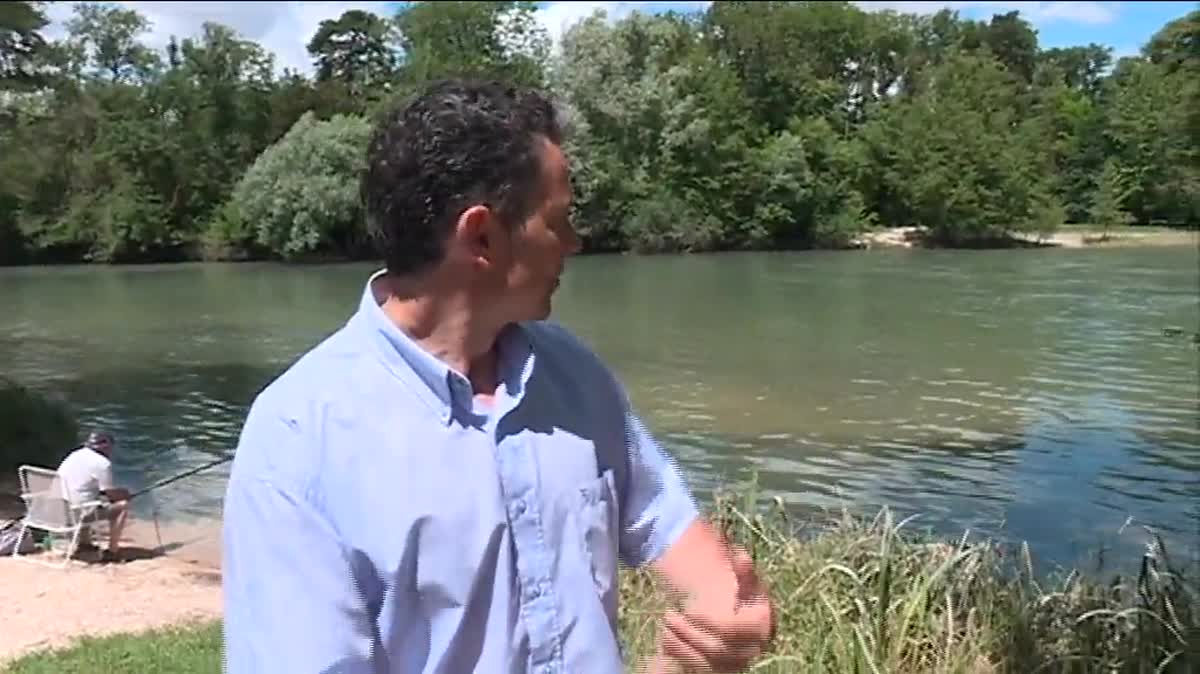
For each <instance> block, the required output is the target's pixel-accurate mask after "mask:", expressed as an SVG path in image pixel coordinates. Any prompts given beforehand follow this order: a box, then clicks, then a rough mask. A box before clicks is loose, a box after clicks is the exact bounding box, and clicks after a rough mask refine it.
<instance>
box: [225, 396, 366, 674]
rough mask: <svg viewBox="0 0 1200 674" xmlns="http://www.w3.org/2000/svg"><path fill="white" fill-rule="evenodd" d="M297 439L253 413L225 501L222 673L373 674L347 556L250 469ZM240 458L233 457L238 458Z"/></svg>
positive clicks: (279, 423)
mask: <svg viewBox="0 0 1200 674" xmlns="http://www.w3.org/2000/svg"><path fill="white" fill-rule="evenodd" d="M299 445H301V442H300V440H299V433H298V431H297V430H296V429H295V428H294V426H292V425H290V424H288V423H287V422H285V421H284V420H282V419H278V418H276V419H261V418H259V417H258V416H256V415H255V412H254V411H253V410H252V411H251V414H250V417H249V418H248V419H247V422H246V427H245V428H244V429H243V432H242V437H241V440H240V442H239V446H238V452H239V453H241V452H245V453H246V454H247V455H248V456H247V460H246V464H248V465H246V466H244V467H243V470H242V471H239V470H238V466H237V465H236V464H237V461H236V459H235V466H234V469H233V471H232V474H231V476H230V481H229V485H228V487H227V490H226V496H225V512H224V525H223V534H222V535H223V542H222V555H223V560H222V583H223V591H224V602H225V615H224V640H225V669H224V671H225V672H226V674H251V673H253V674H274V673H278V674H284V673H289V674H290V673H291V672H301V671H304V672H322V673H325V672H328V673H332V672H338V673H339V674H360V673H361V674H368V673H370V674H374V671H375V667H374V663H373V661H372V659H371V653H372V647H373V645H374V641H375V640H374V633H375V630H374V628H373V624H374V621H373V620H372V619H371V618H370V615H369V611H368V608H367V606H366V599H365V597H364V592H362V591H361V590H360V589H359V587H358V583H357V582H356V574H355V568H354V567H355V564H354V561H353V558H352V556H351V553H350V552H349V551H347V549H346V548H345V546H344V545H343V544H342V543H341V541H340V540H339V538H338V535H337V533H336V532H335V531H334V529H333V528H332V526H331V525H330V524H329V522H328V521H327V520H326V519H325V517H324V516H323V515H322V514H321V513H320V512H318V511H317V509H315V508H314V507H313V506H312V505H311V504H310V503H309V502H307V501H306V500H305V499H304V498H302V497H301V496H300V495H298V494H297V493H296V491H297V490H296V489H295V488H294V487H289V486H288V485H281V484H277V483H275V482H274V481H272V479H270V478H269V476H264V475H263V474H262V473H261V472H259V471H255V470H253V469H252V468H251V466H253V465H254V463H255V459H256V458H257V457H260V456H262V455H263V453H265V452H268V451H270V452H277V451H284V452H287V453H291V452H289V450H292V449H293V448H295V450H296V453H294V454H293V456H295V455H298V454H299V452H300V451H302V447H300V446H299ZM239 458H240V457H239Z"/></svg>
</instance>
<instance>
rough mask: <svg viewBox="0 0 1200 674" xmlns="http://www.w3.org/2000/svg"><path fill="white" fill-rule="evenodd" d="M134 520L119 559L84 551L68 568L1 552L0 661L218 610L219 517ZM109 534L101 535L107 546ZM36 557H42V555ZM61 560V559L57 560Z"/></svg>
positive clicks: (210, 614) (213, 614)
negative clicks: (124, 556)
mask: <svg viewBox="0 0 1200 674" xmlns="http://www.w3.org/2000/svg"><path fill="white" fill-rule="evenodd" d="M159 535H161V538H162V542H163V547H164V548H165V549H166V552H165V554H162V553H157V552H156V548H157V547H158V536H156V534H155V530H154V525H153V523H152V522H141V521H137V522H131V524H130V526H129V531H128V535H126V536H123V537H122V538H123V539H124V540H123V545H124V546H126V549H127V553H129V556H130V557H131V559H130V561H127V562H125V563H122V564H98V563H95V561H94V560H95V554H87V553H81V554H80V555H78V559H77V560H72V562H71V563H70V565H69V566H68V567H67V568H65V569H60V568H50V567H47V566H43V565H41V564H37V563H35V561H34V557H35V556H32V555H31V556H29V557H27V558H24V559H17V560H14V559H12V558H9V557H0V578H2V579H3V583H2V584H3V588H4V591H3V595H4V600H5V602H4V603H5V607H4V610H3V611H0V663H3V662H4V661H6V660H9V659H11V658H14V657H17V656H19V655H21V654H23V653H27V652H29V651H32V650H39V649H42V648H47V647H59V646H65V645H68V644H69V643H70V642H71V641H72V640H73V639H74V638H75V637H77V636H81V635H85V634H86V635H104V634H111V633H115V632H131V631H140V630H144V629H149V628H154V627H160V626H164V625H167V624H172V623H178V622H183V621H186V620H190V619H197V618H199V619H205V618H216V617H220V615H221V581H220V578H221V575H220V555H219V541H220V528H219V524H218V523H215V522H208V523H197V524H190V525H173V526H170V527H165V528H160V531H159ZM106 536H107V534H106V533H105V534H104V535H103V536H99V537H97V539H96V540H97V542H99V543H100V544H101V545H104V544H105V541H106ZM36 557H44V556H43V555H37V556H36ZM59 559H61V558H59Z"/></svg>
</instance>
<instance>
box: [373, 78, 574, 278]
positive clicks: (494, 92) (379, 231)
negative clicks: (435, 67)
mask: <svg viewBox="0 0 1200 674" xmlns="http://www.w3.org/2000/svg"><path fill="white" fill-rule="evenodd" d="M562 134H563V129H562V127H561V125H560V121H559V119H558V116H557V114H556V110H555V107H554V106H553V104H552V103H551V102H550V101H549V100H548V99H547V98H546V97H544V96H543V95H541V94H540V93H538V92H536V91H533V90H528V89H520V88H516V87H512V86H508V85H505V84H502V83H499V82H475V81H462V80H449V81H441V82H438V83H435V84H433V85H432V86H430V87H429V88H428V89H426V90H425V91H424V92H423V93H421V94H420V95H419V96H417V97H416V99H415V100H413V101H411V102H410V103H408V104H407V105H405V106H402V107H399V108H397V109H396V110H393V111H392V112H390V113H389V114H387V115H386V116H385V117H384V118H383V119H382V121H381V122H380V123H379V125H378V126H377V127H376V129H375V131H374V133H373V135H372V137H371V142H370V145H369V147H368V150H367V166H366V171H365V172H364V174H363V179H362V195H363V202H364V205H365V207H366V216H367V223H368V227H369V229H370V232H371V234H372V236H373V238H374V239H375V240H376V242H377V244H378V246H379V249H380V252H381V253H382V255H383V258H384V261H385V263H386V265H387V269H388V271H389V272H390V273H393V274H396V275H408V274H414V273H418V272H421V271H423V270H425V269H427V268H429V267H430V266H433V265H435V264H437V263H438V262H440V261H441V259H442V256H443V255H444V248H445V241H446V238H447V236H448V235H449V233H450V231H451V229H452V228H453V226H454V222H455V221H456V220H457V218H458V215H459V214H460V213H462V211H463V209H465V208H467V207H469V206H470V205H472V204H477V203H479V204H487V205H488V206H490V207H491V208H494V209H496V212H497V213H498V215H499V217H500V219H501V221H502V222H504V223H505V224H508V225H510V226H512V225H514V224H515V223H518V222H520V221H522V220H524V219H525V218H526V217H528V216H529V213H530V211H531V210H532V208H533V207H534V204H535V203H536V199H537V198H538V197H539V196H540V186H539V178H540V175H541V174H540V171H541V160H540V152H539V149H540V143H541V137H545V138H547V139H548V140H550V141H551V142H553V143H555V144H561V143H562Z"/></svg>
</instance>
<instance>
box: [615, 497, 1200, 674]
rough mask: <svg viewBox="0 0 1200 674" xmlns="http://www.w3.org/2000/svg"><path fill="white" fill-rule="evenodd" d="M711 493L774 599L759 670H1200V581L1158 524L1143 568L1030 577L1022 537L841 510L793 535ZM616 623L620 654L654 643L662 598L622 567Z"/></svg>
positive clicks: (762, 506)
mask: <svg viewBox="0 0 1200 674" xmlns="http://www.w3.org/2000/svg"><path fill="white" fill-rule="evenodd" d="M760 501H761V499H760V498H758V496H757V493H756V491H755V490H754V489H753V488H752V487H751V488H750V489H748V490H747V491H746V492H745V496H743V497H742V499H741V503H739V502H738V499H737V498H736V497H735V496H734V495H732V494H731V493H729V492H724V493H721V494H719V495H718V496H717V497H716V499H715V503H714V508H713V511H714V512H713V514H714V517H715V520H716V522H717V523H718V525H719V527H720V528H721V529H722V530H723V531H724V532H725V533H726V535H727V536H728V537H729V538H730V539H731V540H732V541H734V542H737V543H739V544H740V545H743V546H745V547H746V548H747V549H748V550H750V552H751V555H752V556H753V557H754V558H755V561H756V563H757V564H758V566H759V568H760V569H761V574H762V576H763V577H764V578H765V579H766V580H767V581H768V582H769V583H770V584H771V590H772V596H773V597H774V599H775V601H776V602H777V606H778V607H779V629H778V636H777V640H776V643H775V645H774V648H773V652H772V653H771V654H769V655H768V656H767V657H765V658H764V659H763V660H762V661H761V662H759V663H758V664H757V665H756V666H755V667H754V668H753V669H752V671H755V672H780V673H783V672H787V673H789V674H791V673H795V672H838V673H841V672H847V673H855V672H861V673H864V674H885V673H888V672H892V673H897V674H899V673H909V672H913V673H915V672H922V673H926V672H929V673H934V674H940V673H945V674H950V673H960V672H961V673H972V674H976V673H1000V672H1005V673H1008V672H1011V673H1014V674H1016V673H1020V674H1028V673H1031V672H1060V673H1064V674H1067V673H1070V674H1074V673H1076V672H1078V673H1083V672H1114V673H1115V672H1120V673H1127V672H1128V673H1134V672H1136V673H1139V674H1140V673H1142V672H1147V673H1148V672H1172V673H1174V672H1200V586H1198V585H1197V575H1196V574H1195V571H1196V569H1195V568H1193V569H1191V574H1190V575H1189V576H1187V577H1185V576H1184V575H1183V574H1182V573H1181V570H1180V567H1179V565H1177V564H1175V560H1173V559H1171V558H1170V557H1169V556H1168V554H1167V550H1166V547H1165V545H1164V544H1163V542H1162V540H1161V539H1160V538H1158V537H1154V539H1153V543H1151V544H1150V545H1149V546H1148V548H1147V550H1146V553H1145V555H1144V557H1143V559H1142V565H1141V570H1140V573H1138V574H1137V575H1136V576H1132V577H1116V578H1114V579H1113V580H1112V581H1111V582H1101V581H1100V580H1098V579H1089V578H1086V577H1084V576H1081V575H1080V574H1078V573H1074V572H1072V573H1070V574H1067V575H1066V576H1065V577H1063V578H1061V579H1060V580H1058V581H1046V580H1045V579H1039V578H1036V577H1035V576H1034V573H1033V570H1032V569H1033V563H1032V559H1031V557H1030V552H1029V549H1028V547H1026V546H1020V547H1019V548H1018V552H1017V554H1016V555H1011V554H1007V553H1006V552H1005V549H1006V548H1005V546H1002V545H1000V544H998V543H995V542H992V541H972V540H970V537H969V536H967V535H964V536H963V537H962V538H961V539H959V540H957V541H945V542H943V541H937V540H934V539H933V538H931V537H929V536H925V535H920V534H918V533H916V532H911V531H909V530H908V529H907V528H906V527H907V523H906V522H896V521H894V519H893V517H892V514H891V513H890V511H888V510H886V509H885V510H883V511H881V512H880V513H879V515H878V516H877V517H875V518H874V519H872V520H863V519H861V518H856V517H853V516H851V515H849V514H847V513H845V512H843V513H840V514H838V515H836V516H833V517H831V518H830V520H829V521H827V522H824V523H822V524H820V525H819V527H818V528H817V529H816V531H815V532H813V531H809V532H808V533H807V534H806V535H803V536H802V537H801V536H800V535H798V534H799V528H798V527H797V526H795V525H794V524H793V522H791V521H790V520H789V517H788V514H787V512H786V510H785V509H784V507H783V503H782V502H781V501H779V500H775V501H774V502H772V503H760ZM621 589H622V611H621V616H620V619H621V635H622V639H623V641H624V645H625V647H626V649H627V652H628V653H629V654H630V656H631V657H630V658H629V661H630V662H638V661H639V660H640V659H641V657H642V656H645V655H648V654H649V653H651V652H652V651H653V648H654V643H655V638H656V624H655V620H656V618H657V617H658V616H660V615H661V612H662V609H663V608H664V607H666V606H667V605H668V600H667V599H666V597H665V596H664V594H663V593H662V592H661V588H659V587H658V586H657V585H656V584H655V582H654V579H653V578H652V577H651V576H650V575H649V574H647V573H645V572H626V573H625V574H624V578H623V584H622V588H621Z"/></svg>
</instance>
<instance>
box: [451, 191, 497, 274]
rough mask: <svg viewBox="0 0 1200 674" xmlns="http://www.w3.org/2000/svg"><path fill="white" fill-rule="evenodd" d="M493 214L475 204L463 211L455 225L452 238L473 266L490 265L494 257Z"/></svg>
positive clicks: (482, 206) (480, 205) (489, 210)
mask: <svg viewBox="0 0 1200 674" xmlns="http://www.w3.org/2000/svg"><path fill="white" fill-rule="evenodd" d="M495 221H496V218H495V214H494V213H493V212H492V210H491V209H490V208H488V207H487V206H485V205H483V204H475V205H473V206H469V207H467V208H466V209H464V210H463V212H462V213H460V214H459V216H458V221H457V223H456V224H455V228H454V236H455V238H456V239H457V243H458V247H459V250H461V251H463V253H465V255H466V257H468V258H469V259H470V260H471V262H472V263H473V264H476V265H484V266H486V265H487V264H489V263H491V261H492V258H493V257H494V255H495V246H496V243H497V242H496V240H495Z"/></svg>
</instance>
